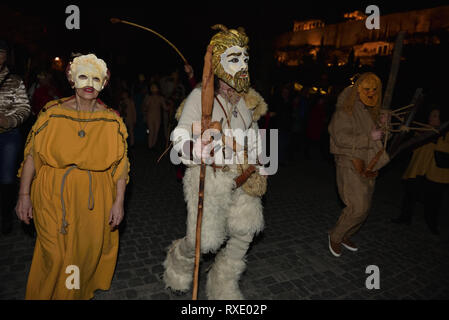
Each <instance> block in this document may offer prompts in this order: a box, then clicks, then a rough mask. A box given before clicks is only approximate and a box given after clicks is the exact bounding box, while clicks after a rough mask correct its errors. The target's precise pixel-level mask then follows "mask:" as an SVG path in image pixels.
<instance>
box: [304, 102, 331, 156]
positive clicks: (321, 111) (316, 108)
mask: <svg viewBox="0 0 449 320" xmlns="http://www.w3.org/2000/svg"><path fill="white" fill-rule="evenodd" d="M326 119H327V113H326V98H325V97H324V96H320V97H319V98H318V100H317V102H316V103H315V104H314V105H313V106H312V109H311V110H310V113H309V116H308V119H307V128H306V143H305V147H304V156H305V158H306V159H310V158H311V155H310V152H311V149H312V148H314V147H318V148H319V150H320V153H321V156H322V158H323V159H326V158H327V157H326V154H327V153H328V152H327V150H326V147H327V145H326V143H325V141H324V139H323V137H327V136H326V135H325V134H324V131H327V126H326Z"/></svg>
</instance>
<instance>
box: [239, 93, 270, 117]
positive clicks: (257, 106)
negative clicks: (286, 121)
mask: <svg viewBox="0 0 449 320" xmlns="http://www.w3.org/2000/svg"><path fill="white" fill-rule="evenodd" d="M243 99H245V103H246V106H247V107H248V109H250V110H252V111H253V121H258V120H259V119H260V118H261V117H262V116H264V115H265V114H266V113H267V111H268V105H267V103H266V102H265V100H264V98H263V97H262V96H261V95H260V94H259V93H258V92H257V91H256V90H254V89H253V88H250V89H249V90H248V93H245V94H244V95H243Z"/></svg>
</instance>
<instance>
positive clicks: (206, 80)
mask: <svg viewBox="0 0 449 320" xmlns="http://www.w3.org/2000/svg"><path fill="white" fill-rule="evenodd" d="M212 50H213V46H211V45H209V46H208V47H207V51H206V55H205V56H204V68H203V78H202V79H203V82H202V84H203V87H202V89H201V135H200V137H199V138H198V139H202V135H203V132H204V131H205V130H206V129H208V128H209V127H210V126H211V118H212V109H213V106H214V73H213V68H212ZM214 124H216V123H214ZM205 180H206V164H205V163H204V161H203V159H201V168H200V183H199V191H198V214H197V219H196V240H195V241H196V242H195V266H194V273H193V293H192V300H197V299H198V280H199V268H200V257H201V225H202V220H203V207H204V190H205Z"/></svg>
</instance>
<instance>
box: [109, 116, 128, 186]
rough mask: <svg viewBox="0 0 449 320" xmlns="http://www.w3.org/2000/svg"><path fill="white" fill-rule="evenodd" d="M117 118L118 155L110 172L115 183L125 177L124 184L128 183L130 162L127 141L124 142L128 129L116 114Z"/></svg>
mask: <svg viewBox="0 0 449 320" xmlns="http://www.w3.org/2000/svg"><path fill="white" fill-rule="evenodd" d="M117 120H118V123H119V131H118V136H117V140H118V141H117V143H118V155H117V161H116V162H115V164H114V166H113V168H112V171H111V174H112V179H113V181H114V183H115V184H116V183H117V181H118V180H120V179H126V184H128V182H129V171H130V164H129V159H128V143H127V142H126V139H127V138H128V131H127V130H126V125H125V124H124V122H123V119H122V118H121V117H120V116H118V115H117Z"/></svg>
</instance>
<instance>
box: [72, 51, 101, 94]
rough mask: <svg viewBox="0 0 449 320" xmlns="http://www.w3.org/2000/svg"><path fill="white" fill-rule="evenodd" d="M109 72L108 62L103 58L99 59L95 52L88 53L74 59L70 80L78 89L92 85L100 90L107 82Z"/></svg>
mask: <svg viewBox="0 0 449 320" xmlns="http://www.w3.org/2000/svg"><path fill="white" fill-rule="evenodd" d="M107 72H108V69H107V67H106V63H105V62H104V61H103V60H102V59H98V58H97V57H96V56H95V55H93V54H88V55H84V56H80V57H77V58H75V59H73V62H72V64H71V66H70V72H69V74H70V77H69V80H71V82H72V83H73V84H74V87H75V88H77V89H80V88H85V87H92V88H94V89H95V90H97V91H98V92H100V91H101V90H103V88H104V86H105V84H106V81H107V78H108V74H107Z"/></svg>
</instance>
